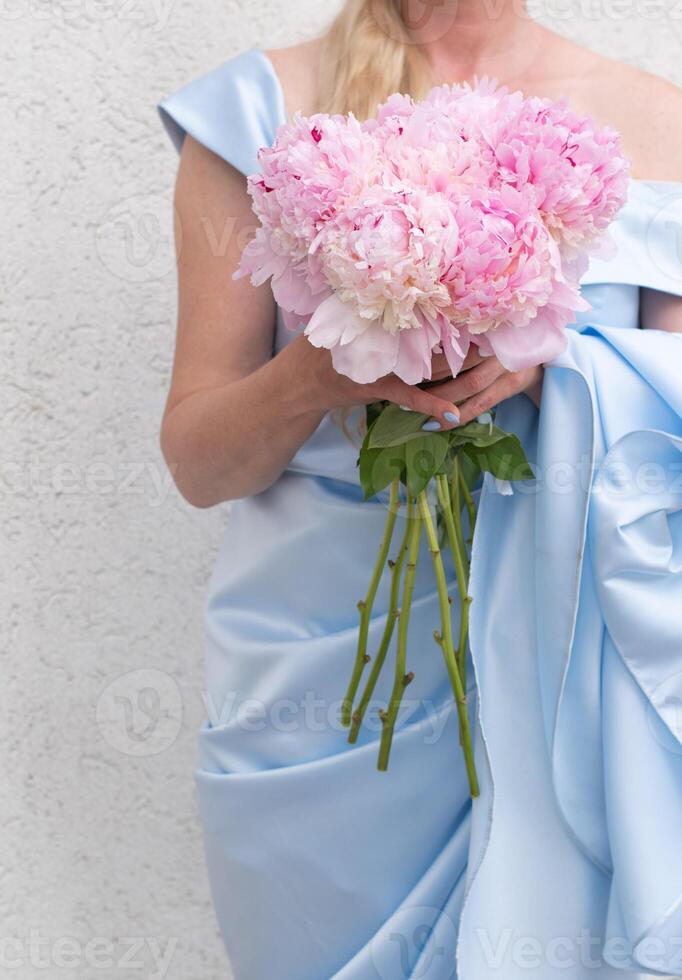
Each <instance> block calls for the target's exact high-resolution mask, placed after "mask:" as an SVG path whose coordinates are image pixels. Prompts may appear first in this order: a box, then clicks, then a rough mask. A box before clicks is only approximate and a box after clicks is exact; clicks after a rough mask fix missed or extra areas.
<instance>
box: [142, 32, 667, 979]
mask: <svg viewBox="0 0 682 980" xmlns="http://www.w3.org/2000/svg"><path fill="white" fill-rule="evenodd" d="M160 109H161V114H162V118H163V120H164V123H165V124H166V126H167V128H168V130H169V133H170V135H171V136H172V138H173V140H174V142H175V144H176V146H178V147H180V145H181V143H182V139H183V138H184V134H185V133H190V134H191V135H192V136H193V137H194V138H195V139H197V140H199V141H200V142H202V143H203V144H204V145H206V146H207V147H209V148H210V149H211V150H213V152H215V153H217V154H218V155H220V156H221V157H222V158H223V159H225V160H226V161H228V162H229V163H231V164H232V165H233V166H234V167H236V168H237V169H238V170H240V171H241V172H243V173H249V172H252V171H254V170H255V169H256V168H257V156H256V154H257V150H258V148H259V147H260V146H264V145H267V144H269V143H271V142H272V140H273V138H274V135H275V132H276V129H277V126H278V125H280V124H281V123H282V122H283V121H284V119H285V110H284V100H283V98H282V93H281V89H280V87H279V84H278V81H277V77H276V75H275V73H274V71H273V68H272V65H271V63H270V62H269V60H268V59H267V57H266V56H265V55H264V54H263V53H262V52H259V51H250V52H247V53H246V54H243V55H241V56H239V57H238V58H235V59H233V60H231V61H229V62H227V63H226V64H224V65H223V66H221V67H220V68H218V69H216V70H215V71H213V72H211V73H210V74H209V75H207V76H205V77H204V78H201V79H199V80H198V81H195V82H193V83H192V84H191V85H189V86H188V87H186V88H185V89H183V90H181V92H179V93H178V94H177V95H175V96H173V97H171V98H169V99H168V100H167V101H165V102H164V103H163V104H162V106H161V107H160ZM681 197H682V186H680V185H675V184H665V183H644V182H638V181H633V182H632V183H631V189H630V199H629V201H628V204H627V206H626V208H625V210H624V212H623V213H622V215H621V217H620V219H619V221H618V223H617V226H616V228H615V231H614V238H615V241H616V244H617V250H616V254H615V256H614V257H613V258H612V259H610V260H608V261H606V260H603V259H599V260H594V261H593V262H592V264H591V266H590V269H589V270H588V273H587V275H586V276H585V279H584V289H585V295H586V297H587V298H588V299H589V300H590V302H591V303H592V306H593V309H592V311H591V312H590V313H587V314H582V315H581V317H580V320H579V321H578V322H577V323H576V324H575V329H573V330H571V331H570V332H569V344H568V348H567V350H566V352H565V353H564V354H563V355H561V357H559V358H557V359H556V360H555V361H554V362H552V364H551V365H550V366H549V367H548V368H547V370H546V375H545V383H544V390H543V398H542V410H541V412H539V413H538V411H537V410H536V408H535V407H534V406H533V405H532V404H531V402H530V401H529V400H528V399H527V398H525V397H524V396H518V397H516V398H514V399H511V400H509V401H508V402H506V403H504V405H502V406H501V408H500V414H499V418H500V424H501V425H502V426H503V427H505V428H508V429H511V430H513V431H515V432H517V433H518V434H519V436H520V438H521V439H522V441H523V443H524V446H525V448H526V451H527V453H528V455H529V458H530V459H531V460H532V461H533V463H534V465H535V467H536V472H537V479H536V480H535V481H532V482H528V483H526V484H521V485H515V488H514V492H513V493H512V494H502V493H500V492H498V491H499V487H497V486H496V485H495V484H494V483H491V484H488V483H487V482H485V483H484V486H483V489H482V492H481V497H480V501H479V504H480V516H479V520H478V523H477V529H476V536H475V542H474V549H473V559H472V585H471V591H472V594H473V595H474V597H475V600H474V603H473V606H472V610H471V614H472V619H471V651H472V653H471V663H470V689H471V698H470V701H471V711H472V721H473V723H474V725H475V736H476V756H477V764H478V770H479V774H480V778H481V782H482V794H481V797H480V798H479V799H477V800H476V801H475V802H474V803H473V805H472V804H471V803H470V801H469V798H468V794H467V785H466V779H465V773H464V769H463V765H462V762H461V758H460V753H459V747H458V737H457V724H456V718H455V716H454V714H453V710H452V705H451V696H450V694H449V687H448V683H447V679H446V677H445V672H444V669H443V667H442V664H441V661H440V660H439V655H438V650H437V648H436V646H435V643H434V641H433V636H432V630H433V628H434V625H435V624H437V622H438V614H437V597H436V594H435V586H434V581H433V577H432V573H431V569H430V565H429V560H428V554H426V553H424V554H423V555H422V558H421V561H420V566H419V570H418V575H417V582H416V589H415V603H414V613H413V618H412V621H411V623H410V669H412V670H414V671H415V680H414V682H413V684H412V685H411V687H410V688H409V691H408V693H409V699H408V702H407V706H406V711H405V712H404V714H403V716H402V717H401V720H400V724H399V728H398V731H397V734H396V739H395V744H394V749H393V754H392V758H391V767H390V770H389V772H388V773H387V774H381V775H380V774H378V773H377V772H376V770H375V761H376V752H377V739H378V734H379V728H380V725H379V722H378V720H377V716H376V711H373V712H371V713H370V715H369V716H368V723H367V725H366V727H365V730H364V731H363V733H362V736H361V738H360V740H359V742H358V744H357V745H355V746H349V745H348V743H347V741H346V733H345V730H344V729H342V727H341V725H340V723H339V720H338V715H339V705H340V700H341V697H342V695H343V693H344V691H345V686H346V682H347V678H348V674H349V670H350V667H351V664H352V660H353V656H354V650H355V642H356V635H357V613H356V610H355V604H356V602H357V600H358V598H359V596H360V595H361V593H362V592H363V591H364V588H365V586H366V582H367V579H368V575H369V570H370V568H371V566H372V564H373V561H374V558H375V555H376V550H377V547H378V543H379V540H380V537H381V534H382V530H383V524H384V517H385V503H384V502H382V501H381V500H376V501H373V502H370V503H364V502H362V500H361V494H360V489H359V486H358V480H357V475H356V470H355V461H356V457H357V446H355V445H353V443H352V441H351V440H350V439H349V438H348V437H347V435H346V434H344V433H343V431H342V430H341V428H340V427H339V426H338V425H337V424H336V423H335V422H334V420H332V419H329V418H328V419H325V421H324V422H323V423H322V424H321V426H320V427H319V429H318V430H317V432H316V433H315V434H314V435H313V437H312V438H311V439H310V440H309V441H308V442H307V443H306V445H305V446H303V447H302V449H301V450H300V451H299V452H298V453H297V455H296V457H295V458H294V459H293V460H292V463H291V465H290V467H289V469H288V470H287V472H286V473H284V474H283V476H282V477H281V478H280V479H279V480H278V481H277V483H275V485H274V486H272V487H271V488H270V489H269V490H267V491H265V492H264V493H261V494H259V495H257V496H255V497H252V498H249V499H245V500H241V501H238V502H237V503H236V504H235V505H234V506H233V509H232V511H231V516H230V519H229V524H228V527H227V529H226V532H225V536H224V539H223V543H222V548H221V551H220V555H219V558H218V561H217V564H216V567H215V571H214V574H213V577H212V581H211V585H210V591H209V598H208V602H207V607H206V638H207V640H206V660H207V680H206V687H207V705H208V714H209V720H208V722H207V724H206V726H205V727H204V729H203V731H202V733H201V736H200V766H199V770H198V774H197V784H198V791H199V801H200V807H201V813H202V818H203V823H204V828H205V838H206V850H207V858H208V867H209V872H210V878H211V884H212V889H213V895H214V901H215V906H216V909H217V913H218V918H219V921H220V925H221V928H222V931H223V935H224V938H225V943H226V947H227V950H228V953H229V956H230V960H231V963H232V968H233V971H234V975H235V977H236V978H237V980H264V978H268V980H270V978H277V980H408V978H412V980H417V978H420V980H452V978H455V977H459V978H460V980H492V978H495V980H498V978H504V980H520V978H524V980H525V978H529V977H530V978H538V980H552V978H554V977H556V978H559V977H563V978H567V977H568V978H571V980H588V978H597V980H609V978H614V980H615V978H617V977H623V976H633V977H637V976H640V975H642V974H646V975H649V974H655V975H665V974H671V973H672V974H675V973H680V974H682V714H681V708H682V513H681V507H682V420H681V417H682V388H681V386H680V377H681V369H682V337H680V336H677V335H672V334H667V333H664V332H661V331H656V330H646V331H644V330H640V329H638V324H639V301H640V289H641V287H648V288H651V289H656V290H661V291H664V292H668V293H671V294H674V295H678V296H680V295H682V263H680V255H679V230H680V229H679V207H678V204H679V200H680V198H681ZM676 235H677V236H678V237H676ZM289 339H290V335H289V334H287V333H286V332H285V331H284V329H283V327H282V324H281V322H280V321H279V320H278V324H277V336H276V348H277V349H281V347H282V346H284V344H286V343H287V342H288V340H289ZM351 428H352V423H351ZM448 571H449V572H450V580H451V581H452V578H453V576H452V574H451V573H452V570H451V569H449V570H448ZM387 608H388V594H387V590H386V585H385V584H383V585H382V586H381V588H380V590H379V594H378V596H377V602H376V607H375V612H374V616H373V619H372V623H371V628H370V645H376V644H377V643H378V641H379V638H380V636H381V632H382V630H383V626H384V623H385V617H386V612H387ZM455 615H457V613H456V612H455ZM388 693H389V678H388V677H387V678H386V679H385V680H384V681H383V682H381V683H380V685H379V687H378V689H377V692H376V699H377V702H380V701H381V700H382V699H383V700H385V699H386V697H387V696H388Z"/></svg>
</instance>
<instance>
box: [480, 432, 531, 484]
mask: <svg viewBox="0 0 682 980" xmlns="http://www.w3.org/2000/svg"><path fill="white" fill-rule="evenodd" d="M464 452H465V453H466V454H467V456H469V457H470V458H471V459H472V460H473V461H474V462H475V463H476V464H477V465H478V466H479V467H480V468H481V469H482V470H484V471H486V472H488V473H492V474H493V476H496V477H497V478H498V479H499V480H533V479H535V474H534V473H533V471H532V469H531V467H530V464H529V462H528V459H527V457H526V454H525V452H524V449H523V446H522V445H521V443H520V441H519V438H518V436H515V435H510V434H509V433H506V434H505V436H504V438H503V439H500V440H498V441H497V442H495V443H493V445H490V446H476V445H473V444H469V445H466V446H464Z"/></svg>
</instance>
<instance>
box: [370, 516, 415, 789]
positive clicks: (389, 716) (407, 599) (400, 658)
mask: <svg viewBox="0 0 682 980" xmlns="http://www.w3.org/2000/svg"><path fill="white" fill-rule="evenodd" d="M421 525H422V522H421V519H420V518H419V515H417V516H415V515H414V512H413V514H412V517H411V518H410V519H409V521H408V529H409V530H408V541H409V544H408V553H407V568H406V570H405V584H404V586H403V601H402V605H401V607H400V615H399V617H398V649H397V651H396V658H395V678H394V682H393V691H392V692H391V700H390V702H389V705H388V710H387V711H385V712H382V714H381V721H382V724H383V728H382V732H381V745H380V747H379V762H378V768H379V769H380V770H381V771H382V772H386V770H387V769H388V760H389V756H390V754H391V745H392V743H393V732H394V730H395V723H396V719H397V717H398V712H399V711H400V704H401V702H402V699H403V694H404V692H405V688H406V687H407V686H408V684H410V683H411V681H412V679H413V677H414V674H408V673H407V672H406V669H407V628H408V625H409V622H410V609H411V606H412V593H413V591H414V579H415V574H416V571H417V560H418V558H419V540H420V538H421V530H422V527H421Z"/></svg>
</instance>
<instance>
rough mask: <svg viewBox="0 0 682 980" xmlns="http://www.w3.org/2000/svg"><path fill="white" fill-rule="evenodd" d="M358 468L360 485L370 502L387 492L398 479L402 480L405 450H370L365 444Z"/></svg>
mask: <svg viewBox="0 0 682 980" xmlns="http://www.w3.org/2000/svg"><path fill="white" fill-rule="evenodd" d="M365 442H367V440H365ZM358 466H359V468H360V485H361V486H362V489H363V492H364V494H365V500H369V499H371V498H372V497H375V496H376V495H377V494H378V493H381V491H382V490H385V489H386V487H387V486H389V485H390V484H391V483H392V482H393V480H395V478H396V477H398V478H399V479H402V477H403V474H404V470H405V449H404V447H403V446H391V447H389V448H387V449H370V448H369V447H368V446H367V445H365V444H363V447H362V449H361V450H360V458H359V460H358Z"/></svg>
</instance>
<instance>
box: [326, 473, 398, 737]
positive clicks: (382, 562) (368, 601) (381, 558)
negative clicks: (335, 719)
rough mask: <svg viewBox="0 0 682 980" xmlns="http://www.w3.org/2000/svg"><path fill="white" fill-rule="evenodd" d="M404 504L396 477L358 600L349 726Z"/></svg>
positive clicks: (346, 714)
mask: <svg viewBox="0 0 682 980" xmlns="http://www.w3.org/2000/svg"><path fill="white" fill-rule="evenodd" d="M399 506H400V482H399V480H398V479H397V478H396V479H395V480H394V481H393V483H392V484H391V495H390V499H389V505H388V518H387V520H386V527H385V528H384V535H383V538H382V539H381V546H380V548H379V554H378V555H377V560H376V564H375V566H374V572H373V574H372V580H371V582H370V583H369V589H368V590H367V595H366V596H365V598H364V599H361V600H360V602H358V609H359V610H360V631H359V634H358V649H357V653H356V656H355V666H354V667H353V674H352V676H351V679H350V684H349V685H348V690H347V691H346V697H345V698H344V701H343V705H342V707H341V722H342V724H343V725H344V726H345V727H346V728H348V727H349V725H350V723H351V717H352V714H353V702H354V701H355V695H356V694H357V691H358V687H359V685H360V681H361V679H362V673H363V671H364V669H365V665H366V664H367V663H368V661H369V659H370V658H369V657H368V655H367V638H368V636H369V624H370V621H371V619H372V606H373V605H374V600H375V598H376V594H377V589H378V588H379V582H380V581H381V576H382V575H383V572H384V568H385V567H386V560H387V558H388V552H389V548H390V547H391V539H392V537H393V529H394V527H395V522H396V518H397V516H398V508H399Z"/></svg>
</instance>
